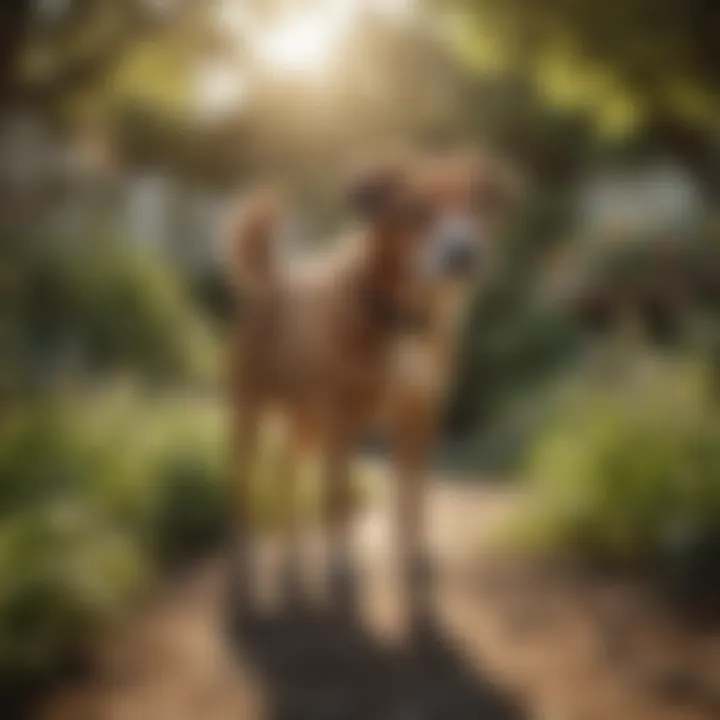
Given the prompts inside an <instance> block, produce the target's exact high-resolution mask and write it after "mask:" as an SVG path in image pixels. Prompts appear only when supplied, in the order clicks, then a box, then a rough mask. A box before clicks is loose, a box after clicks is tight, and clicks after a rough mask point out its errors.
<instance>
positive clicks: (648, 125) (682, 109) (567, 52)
mask: <svg viewBox="0 0 720 720" xmlns="http://www.w3.org/2000/svg"><path fill="white" fill-rule="evenodd" d="M451 7H452V8H453V11H457V10H458V9H459V10H460V11H461V14H460V15H459V16H457V17H458V19H459V21H458V22H456V23H455V28H456V31H457V32H456V40H457V46H458V48H460V50H461V51H462V52H463V54H464V55H465V57H466V58H467V59H469V60H470V61H471V62H473V63H475V64H476V66H477V67H479V68H482V69H485V70H487V69H489V68H492V67H495V68H498V67H501V68H503V69H504V70H506V71H507V70H512V71H514V72H518V73H521V74H524V75H526V76H530V77H532V78H533V79H534V80H535V81H536V82H537V83H538V85H539V86H540V87H541V88H542V89H543V91H544V93H545V95H546V97H549V98H550V99H551V100H553V101H554V102H555V103H558V104H562V105H565V106H572V107H578V108H582V109H584V110H587V111H590V112H591V113H593V114H594V115H595V117H596V118H597V119H598V123H599V125H600V127H601V129H602V130H604V131H606V132H616V133H617V132H629V131H631V130H632V129H634V128H640V127H642V128H643V129H644V130H645V131H646V132H647V133H648V135H649V136H650V137H651V138H652V139H654V140H656V141H657V142H658V143H659V144H662V145H664V146H665V147H666V148H667V149H668V150H669V151H670V152H672V153H673V154H674V155H675V156H676V157H677V158H678V159H680V160H682V162H683V163H684V164H685V165H686V166H687V167H688V168H689V169H691V170H692V171H693V172H694V173H695V175H696V177H697V178H698V179H699V180H700V181H701V182H702V184H703V186H704V187H705V189H706V190H707V192H708V194H710V195H711V196H717V194H718V192H720V170H719V169H718V168H719V167H720V162H719V159H720V133H718V127H717V118H718V115H719V114H720V81H719V78H720V4H718V3H717V2H715V0H603V2H596V1H594V0H533V2H523V1H522V0H458V1H457V2H455V3H453V4H451ZM436 8H437V11H438V12H443V11H444V9H446V8H447V5H446V4H442V5H441V4H440V3H437V4H436Z"/></svg>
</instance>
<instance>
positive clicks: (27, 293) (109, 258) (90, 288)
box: [0, 238, 214, 392]
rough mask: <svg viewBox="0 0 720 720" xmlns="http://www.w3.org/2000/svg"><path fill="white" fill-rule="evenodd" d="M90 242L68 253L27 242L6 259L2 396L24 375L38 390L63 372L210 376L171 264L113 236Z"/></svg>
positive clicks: (208, 351)
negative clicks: (8, 348) (8, 354)
mask: <svg viewBox="0 0 720 720" xmlns="http://www.w3.org/2000/svg"><path fill="white" fill-rule="evenodd" d="M94 240H95V241H94V242H90V241H89V240H88V241H85V240H82V241H78V247H73V248H72V251H71V250H70V249H69V248H65V247H61V246H58V245H57V244H52V243H48V242H43V241H42V240H39V239H35V238H31V239H29V240H28V243H27V247H23V249H22V250H18V251H17V252H15V253H14V254H13V255H12V257H11V258H10V259H9V260H8V269H7V274H8V276H9V277H10V278H11V280H12V282H11V285H10V287H11V293H12V294H11V297H10V298H9V302H8V303H7V305H6V307H5V308H3V312H2V314H1V315H0V332H2V333H3V334H4V335H8V336H9V339H10V340H12V349H13V354H14V355H15V356H16V358H15V362H14V365H15V367H16V368H17V371H16V372H15V373H12V372H10V371H11V370H12V369H13V368H12V367H9V368H3V375H7V376H8V381H7V386H6V392H9V389H8V388H10V387H11V385H10V383H11V380H10V379H11V378H14V377H16V376H17V375H18V372H19V371H20V370H22V371H23V372H20V373H19V374H20V375H23V374H24V375H25V382H27V383H31V384H37V383H38V382H41V383H42V384H43V386H45V385H47V384H48V383H49V382H51V381H52V380H53V379H54V377H55V376H57V375H58V373H61V372H63V371H65V370H67V369H70V370H71V371H73V372H78V371H88V370H91V371H95V372H98V371H101V372H103V373H107V372H108V371H115V370H118V369H120V370H131V371H133V372H135V373H137V374H140V375H143V376H150V377H152V378H154V379H160V380H163V381H177V380H189V379H196V378H206V377H209V375H210V372H211V371H212V369H213V361H214V355H213V350H214V347H213V342H212V337H211V334H210V332H209V331H208V328H207V326H206V324H205V323H204V322H202V319H201V318H200V316H199V314H198V309H197V307H196V306H195V305H194V304H193V302H192V301H191V298H190V296H189V291H188V290H187V288H185V287H184V286H183V284H182V283H181V281H180V279H179V277H177V275H176V274H175V273H174V272H173V270H172V269H171V268H170V267H169V266H168V265H167V261H166V260H163V259H161V258H159V257H156V256H154V255H153V254H152V253H149V252H141V251H140V250H138V249H137V248H133V247H130V246H128V245H126V244H123V243H120V242H118V241H115V240H113V239H112V238H96V239H94ZM0 379H2V378H0Z"/></svg>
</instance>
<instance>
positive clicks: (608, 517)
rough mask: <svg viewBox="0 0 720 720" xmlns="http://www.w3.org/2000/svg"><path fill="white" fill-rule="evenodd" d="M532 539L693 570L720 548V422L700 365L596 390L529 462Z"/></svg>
mask: <svg viewBox="0 0 720 720" xmlns="http://www.w3.org/2000/svg"><path fill="white" fill-rule="evenodd" d="M529 482H530V490H531V494H530V500H529V510H528V515H527V516H526V517H525V519H524V520H525V523H526V524H525V532H527V533H529V534H530V537H531V538H532V539H533V540H535V541H536V542H540V543H542V544H544V545H548V546H550V547H555V548H560V549H563V550H566V551H569V552H571V553H577V554H580V555H581V556H584V557H587V558H593V559H600V560H603V561H610V562H613V563H628V564H645V565H653V564H659V565H666V564H668V563H670V564H672V563H675V562H681V563H682V562H690V561H691V560H693V558H694V555H695V554H696V553H698V552H701V551H703V552H704V551H705V550H706V549H707V548H709V547H716V546H718V545H717V543H718V541H719V540H720V414H719V413H718V409H717V407H716V406H715V404H714V399H713V393H712V392H710V384H709V381H708V376H707V373H706V372H705V371H704V368H702V367H701V366H700V365H699V364H698V363H694V362H690V361H681V360H677V359H676V360H672V359H664V360H657V359H655V360H644V361H640V362H637V363H633V364H632V367H631V369H629V370H627V371H626V372H625V373H624V375H623V377H622V378H620V379H618V378H615V379H614V380H613V381H612V382H610V381H608V380H605V381H602V382H599V383H597V382H596V383H592V382H591V383H588V384H587V385H586V386H585V387H584V388H583V390H582V391H581V392H578V393H577V394H576V396H575V398H574V402H573V403H572V407H571V408H570V409H569V410H568V411H567V412H565V413H563V414H561V415H560V416H559V417H558V419H556V420H555V421H553V422H550V424H549V427H548V428H547V431H546V432H544V433H542V435H541V437H540V439H539V441H538V442H537V444H536V447H535V450H534V452H533V453H532V455H531V459H530V463H529Z"/></svg>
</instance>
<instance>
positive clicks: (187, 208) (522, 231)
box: [0, 0, 720, 717]
mask: <svg viewBox="0 0 720 720" xmlns="http://www.w3.org/2000/svg"><path fill="white" fill-rule="evenodd" d="M718 78H720V6H719V5H718V4H717V3H716V2H714V0H605V1H604V2H602V3H600V2H591V1H590V0H575V1H573V2H569V1H568V0H534V2H521V1H520V0H457V1H454V0H448V1H447V2H440V0H437V1H435V2H433V1H432V0H427V1H426V2H423V1H422V0H315V1H312V0H307V1H303V0H284V1H283V0H205V1H203V2H200V1H199V0H197V1H195V2H193V1H192V0H3V2H2V6H1V7H0V342H1V343H2V345H1V347H2V350H1V352H0V697H2V698H7V702H10V698H15V697H17V696H18V695H23V694H25V695H27V692H28V689H32V688H35V687H37V686H38V684H40V685H43V683H44V682H45V680H46V679H47V678H49V677H52V676H53V675H54V674H55V673H56V671H57V670H58V668H61V667H65V666H66V665H67V664H68V663H70V662H71V661H72V660H73V659H74V658H76V657H77V656H79V655H82V654H83V653H85V652H86V650H87V647H88V645H89V644H90V642H91V641H92V640H94V639H95V638H96V637H97V632H98V631H99V630H100V629H106V628H112V627H117V623H118V622H120V621H121V619H122V618H124V617H126V616H127V614H128V612H132V609H133V608H134V607H136V606H137V603H138V600H139V599H141V598H143V597H147V596H148V594H149V593H150V592H151V590H152V588H154V587H156V586H157V585H158V584H159V583H160V582H161V580H162V578H164V577H166V576H167V573H168V572H169V571H172V570H174V569H175V568H177V567H178V566H184V565H185V564H186V563H187V562H188V560H191V559H193V558H196V557H198V556H200V555H203V554H207V553H208V552H212V550H213V549H214V548H216V547H218V544H219V542H220V541H221V540H222V539H223V537H224V536H225V534H226V531H227V527H228V507H227V501H226V492H227V485H228V471H227V462H226V446H225V437H224V423H223V407H222V405H223V404H222V392H221V384H220V379H221V375H222V364H223V359H222V348H223V337H224V334H225V333H226V331H227V328H228V323H229V322H232V320H233V318H234V315H235V308H234V303H233V301H232V299H231V296H230V294H229V292H228V288H227V285H226V281H225V279H224V278H223V272H222V265H221V263H220V256H219V252H218V247H217V242H216V234H217V233H216V228H217V222H218V217H219V216H220V214H221V213H222V210H223V208H224V206H225V204H226V202H227V200H228V199H229V198H231V197H233V196H234V195H236V194H237V193H238V192H242V191H243V190H244V189H246V188H248V187H251V186H253V185H254V184H256V183H257V182H259V181H262V180H264V179H273V180H277V179H279V180H280V181H281V183H282V184H284V185H285V186H287V187H288V188H289V189H290V191H291V192H290V194H291V196H292V197H293V198H294V200H295V202H296V207H295V210H294V212H293V214H292V219H293V237H295V238H297V240H298V242H299V243H300V244H302V243H306V244H310V243H312V242H318V240H317V238H325V237H327V238H331V237H332V236H333V231H334V230H336V229H337V228H339V227H340V226H341V224H342V223H343V222H344V220H345V219H346V218H345V217H344V213H345V208H344V206H343V203H342V182H343V179H344V178H345V177H346V175H347V171H348V169H349V168H350V167H351V166H352V164H353V163H355V162H356V161H357V160H358V159H362V158H363V156H365V155H367V154H370V153H374V152H376V151H378V150H381V149H383V148H387V147H392V146H395V145H398V144H401V145H410V146H417V147H421V148H428V149H441V148H444V147H450V146H457V145H470V146H473V145H477V146H483V147H491V148H493V149H494V150H496V151H498V152H499V153H501V154H503V155H504V156H506V157H507V158H509V159H510V160H511V161H512V162H513V163H515V164H517V165H518V167H520V168H521V169H522V172H523V174H524V175H525V176H526V177H527V179H528V180H527V193H526V197H525V202H524V204H523V207H522V209H521V211H520V212H519V213H518V215H517V217H515V218H514V219H513V223H512V226H511V227H510V228H509V230H508V232H507V236H506V237H504V238H503V239H502V241H501V242H499V243H498V254H499V262H498V264H497V269H496V272H495V273H494V274H493V276H492V278H490V280H489V281H488V283H487V284H486V285H485V286H484V287H482V288H479V291H478V294H477V299H476V301H475V302H474V304H473V307H472V310H471V312H470V316H469V321H468V324H467V328H466V331H465V335H464V338H463V342H462V348H461V353H460V356H459V358H458V365H457V372H456V380H455V383H454V391H453V393H452V397H451V398H450V399H449V404H448V408H447V415H446V422H445V425H444V433H443V442H442V446H441V447H440V448H439V451H438V456H437V458H436V466H437V467H438V468H439V469H440V471H442V472H443V473H452V474H457V475H458V476H460V475H462V476H463V477H466V478H467V480H466V482H467V483H473V482H481V481H487V479H488V478H492V479H493V480H494V481H496V482H497V483H498V484H508V485H510V484H511V485H512V487H513V488H515V489H516V490H518V491H519V492H521V493H522V495H523V497H526V498H532V501H531V502H529V503H523V509H522V512H520V511H519V512H518V513H517V517H516V519H515V521H514V522H513V523H512V525H513V527H512V529H511V530H510V534H511V535H512V536H513V544H514V545H517V546H518V547H521V548H523V551H525V550H526V549H528V548H530V549H532V550H536V549H538V548H543V550H549V551H551V552H552V551H558V552H560V553H562V554H567V553H570V554H572V555H573V556H576V557H578V558H581V559H582V560H583V561H587V562H597V561H601V562H602V564H603V566H608V565H609V566H613V567H622V568H624V569H627V568H631V569H632V571H633V572H634V573H636V574H637V575H638V576H640V575H644V574H646V573H647V572H648V571H651V572H652V573H659V574H660V575H661V576H663V577H666V576H667V577H671V578H672V582H673V583H674V585H673V586H675V585H677V583H679V584H680V587H681V588H682V589H683V592H685V591H692V593H694V594H696V595H698V594H699V595H700V596H702V597H709V596H710V594H711V592H712V588H713V586H715V587H717V584H718V583H717V581H718V576H719V572H718V568H719V567H720V406H719V403H720V324H719V323H720V320H719V319H718V304H719V303H720V209H719V208H718V199H719V197H720V122H718V119H719V118H720V81H719V80H718ZM263 462H264V465H263V468H264V470H263V472H265V473H266V475H267V482H266V483H264V486H265V487H266V488H267V489H266V490H263V496H262V497H261V498H260V499H259V501H258V513H259V515H260V516H261V518H262V519H263V521H267V522H268V523H271V522H273V518H274V512H273V508H274V501H273V493H274V492H275V490H274V488H275V483H274V482H273V480H275V479H276V478H275V476H274V469H273V457H272V452H271V451H268V458H267V460H264V461H263ZM476 479H477V480H476ZM312 504H313V503H312V500H309V501H308V506H309V507H310V506H312ZM525 505H527V507H525ZM615 717H620V716H619V715H616V716H615Z"/></svg>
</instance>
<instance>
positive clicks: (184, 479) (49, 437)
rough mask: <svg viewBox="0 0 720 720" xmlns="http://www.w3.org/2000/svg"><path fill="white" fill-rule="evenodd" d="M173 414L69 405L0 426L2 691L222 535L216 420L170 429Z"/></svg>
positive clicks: (113, 403)
mask: <svg viewBox="0 0 720 720" xmlns="http://www.w3.org/2000/svg"><path fill="white" fill-rule="evenodd" d="M179 409H180V408H179V407H178V406H177V404H176V405H175V407H173V408H172V409H171V408H169V407H165V408H161V407H159V406H158V407H153V406H152V405H147V404H145V405H143V404H140V403H139V402H138V400H137V399H135V400H131V399H129V398H128V397H125V398H124V399H122V398H121V397H120V396H119V395H116V396H114V397H113V398H108V399H106V400H104V401H103V402H99V401H98V399H97V398H94V399H92V400H83V399H82V398H78V397H75V398H65V399H58V400H55V401H49V400H45V401H43V402H42V403H41V404H40V405H39V406H29V407H27V408H25V409H24V410H23V411H22V412H20V411H18V412H16V413H15V414H14V415H13V416H12V417H10V418H8V419H7V420H6V421H5V422H4V423H3V424H2V426H0V498H1V502H0V508H1V510H0V667H2V668H3V673H2V675H3V677H4V678H5V677H7V678H8V680H9V681H10V682H12V680H13V679H14V678H16V676H20V677H25V676H32V675H36V674H37V673H41V672H47V671H50V670H52V669H53V668H54V667H56V666H57V665H58V664H59V663H61V662H63V661H64V660H67V659H68V658H69V657H70V656H71V655H72V654H73V653H74V652H76V651H80V650H83V649H84V647H85V646H86V645H87V643H88V642H90V641H92V640H93V639H94V637H95V633H96V631H97V630H99V629H103V628H106V627H107V626H108V624H109V623H111V622H112V621H113V620H114V619H115V618H116V617H117V615H118V614H119V613H122V612H124V611H125V610H126V609H127V607H128V603H129V602H130V601H131V600H132V598H133V597H136V596H137V594H138V593H139V592H141V591H142V590H143V588H144V587H146V585H147V582H148V581H149V580H150V578H151V577H152V576H153V574H154V573H155V572H157V571H158V570H161V569H162V568H163V567H164V566H165V565H166V563H167V562H169V561H177V560H180V559H183V558H187V557H189V556H191V555H193V554H195V553H197V552H200V551H202V550H203V549H205V548H207V546H208V543H209V542H211V541H213V540H216V539H217V538H218V537H219V536H221V535H222V534H223V533H224V532H225V531H226V529H227V526H228V524H227V523H228V516H227V509H226V508H227V502H226V500H225V494H226V493H225V477H226V474H225V473H224V472H222V467H223V465H222V459H223V458H222V452H221V443H220V438H219V437H218V428H219V425H218V422H217V420H215V421H214V422H213V421H212V413H210V412H209V411H208V410H203V409H202V408H196V409H195V411H194V412H192V413H188V414H186V415H184V417H183V418H182V421H181V422H175V423H171V422H168V419H169V417H170V415H171V414H176V413H177V411H178V410H179ZM191 463H192V464H191ZM3 689H7V688H3Z"/></svg>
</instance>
